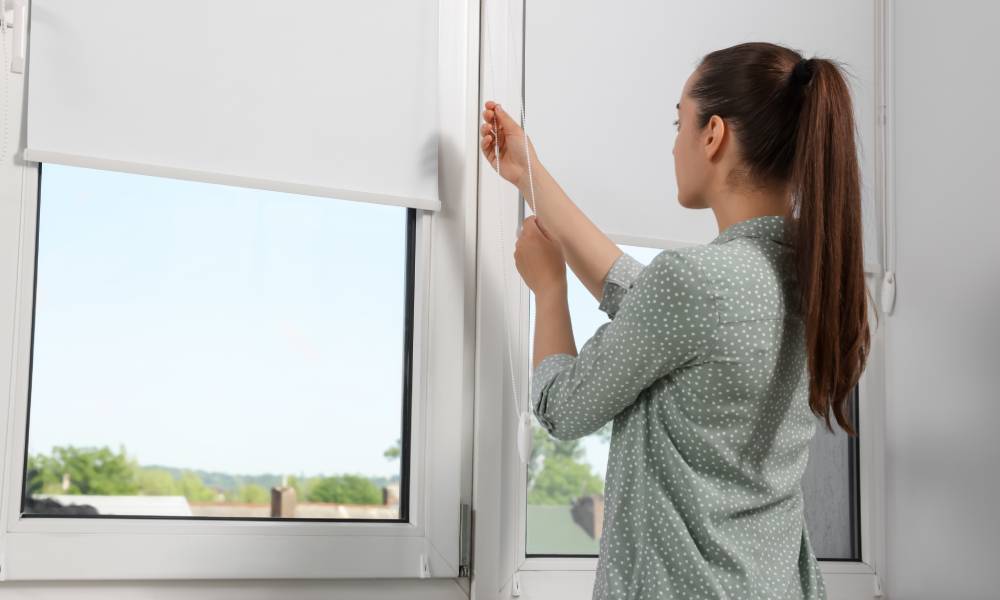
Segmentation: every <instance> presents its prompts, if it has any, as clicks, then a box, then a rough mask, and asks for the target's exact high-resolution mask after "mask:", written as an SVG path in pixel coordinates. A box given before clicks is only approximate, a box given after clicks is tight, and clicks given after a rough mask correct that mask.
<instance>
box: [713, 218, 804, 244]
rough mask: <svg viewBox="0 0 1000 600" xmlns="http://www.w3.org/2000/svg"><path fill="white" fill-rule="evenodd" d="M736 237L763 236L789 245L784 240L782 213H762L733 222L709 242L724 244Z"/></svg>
mask: <svg viewBox="0 0 1000 600" xmlns="http://www.w3.org/2000/svg"><path fill="white" fill-rule="evenodd" d="M738 237H748V238H765V239H769V240H773V241H775V242H778V243H781V244H785V245H789V244H788V243H787V242H786V241H785V217H783V216H782V215H763V216H760V217H751V218H749V219H745V220H743V221H739V222H736V223H733V224H732V225H730V226H729V227H726V228H725V229H723V230H722V231H720V232H719V235H718V237H716V238H715V239H714V240H712V241H711V242H710V243H711V244H724V243H726V242H728V241H729V240H732V239H734V238H738Z"/></svg>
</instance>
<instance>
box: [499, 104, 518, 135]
mask: <svg viewBox="0 0 1000 600" xmlns="http://www.w3.org/2000/svg"><path fill="white" fill-rule="evenodd" d="M496 112H497V116H498V117H500V127H503V128H504V129H515V128H519V127H520V125H518V124H517V121H515V120H514V119H513V118H512V117H511V116H510V115H508V114H507V111H505V110H504V109H503V107H502V106H500V105H499V104H497V105H496Z"/></svg>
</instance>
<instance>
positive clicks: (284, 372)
mask: <svg viewBox="0 0 1000 600" xmlns="http://www.w3.org/2000/svg"><path fill="white" fill-rule="evenodd" d="M42 173H43V175H42V187H41V208H40V210H41V213H40V219H39V256H38V284H37V285H38V288H37V304H36V321H35V342H34V344H35V345H34V358H33V376H32V397H31V421H30V432H29V452H31V453H36V452H45V453H48V452H50V451H51V448H52V446H54V445H64V444H73V445H77V446H84V445H109V446H111V447H112V448H114V449H116V450H117V448H118V447H119V445H120V444H123V445H124V446H125V448H126V451H127V452H128V453H129V455H130V456H132V457H134V458H136V459H137V460H138V461H139V462H140V464H164V465H170V466H176V467H185V468H196V469H205V470H217V471H226V472H229V473H234V474H236V473H246V474H258V473H266V472H270V473H276V474H281V473H288V474H300V473H301V474H306V475H314V474H320V473H323V474H335V473H348V472H349V473H363V474H366V475H381V476H389V475H393V474H398V470H399V461H398V460H393V461H389V460H386V459H385V457H383V455H382V452H383V451H384V450H385V449H386V448H388V447H389V446H391V445H392V444H393V443H394V442H395V440H396V438H397V437H399V436H400V433H401V432H400V423H401V401H400V399H401V392H402V359H403V355H402V342H403V337H402V335H403V328H404V318H405V316H404V314H403V310H404V303H403V300H404V298H403V294H404V291H405V290H404V283H405V282H404V272H405V271H404V269H405V256H406V254H405V241H406V240H405V237H406V236H405V223H406V209H404V208H401V207H395V206H382V205H377V204H370V203H363V202H349V201H339V200H331V199H328V198H318V197H312V196H300V195H293V194H282V193H278V192H271V191H262V190H252V189H246V188H238V187H230V186H222V185H212V184H205V183H199V182H190V181H181V180H173V179H166V178H157V177H148V176H142V175H133V174H127V173H118V172H110V171H99V170H93V169H84V168H77V167H67V166H61V165H50V164H46V165H45V166H44V167H43V170H42ZM622 248H623V249H624V250H625V251H627V252H629V253H631V254H632V255H633V256H635V257H636V258H637V259H639V260H640V261H642V262H649V260H651V259H652V257H653V256H654V255H655V254H656V253H658V252H659V250H658V249H652V248H637V247H632V246H623V247H622ZM511 293H512V292H511ZM569 299H570V307H571V311H572V314H573V332H574V337H575V339H576V342H577V348H580V347H582V346H583V343H584V342H585V341H586V340H587V338H589V337H590V336H591V335H592V334H593V332H594V331H595V330H596V329H597V327H598V326H599V325H600V324H601V323H604V322H606V321H607V317H606V316H605V314H604V313H602V312H600V311H599V310H597V301H596V300H595V299H594V298H593V297H592V296H591V295H590V294H589V292H587V290H586V289H585V288H584V287H583V285H582V284H581V283H580V282H579V281H578V280H577V279H576V277H575V276H573V275H572V272H570V285H569ZM532 333H533V332H532ZM536 426H537V424H536ZM585 447H586V449H587V458H588V461H589V462H590V463H591V464H592V465H593V467H594V469H595V471H597V472H599V473H601V474H603V472H604V467H605V463H606V461H607V445H606V444H601V443H600V442H598V441H597V440H596V439H587V440H585Z"/></svg>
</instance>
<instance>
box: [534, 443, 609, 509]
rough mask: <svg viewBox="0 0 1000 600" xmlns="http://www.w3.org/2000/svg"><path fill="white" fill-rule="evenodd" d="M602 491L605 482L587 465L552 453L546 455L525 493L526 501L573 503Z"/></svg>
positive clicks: (536, 502) (535, 502)
mask: <svg viewBox="0 0 1000 600" xmlns="http://www.w3.org/2000/svg"><path fill="white" fill-rule="evenodd" d="M603 492H604V481H602V480H601V478H600V477H598V476H597V475H596V474H595V473H594V472H593V471H592V470H591V468H590V465H587V464H585V463H580V462H577V461H575V460H573V459H572V458H570V457H568V456H565V455H558V454H553V455H551V456H546V457H545V463H544V466H543V467H542V471H541V472H540V473H539V474H538V477H537V478H536V479H535V482H534V485H533V486H532V487H531V490H530V491H529V492H528V504H562V505H565V504H572V503H573V501H574V500H576V499H577V498H579V497H580V496H589V495H590V494H601V493H603Z"/></svg>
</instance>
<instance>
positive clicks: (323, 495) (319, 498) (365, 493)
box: [307, 475, 382, 504]
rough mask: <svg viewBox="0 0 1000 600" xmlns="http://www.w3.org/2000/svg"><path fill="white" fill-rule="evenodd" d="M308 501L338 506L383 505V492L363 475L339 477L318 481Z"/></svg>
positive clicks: (310, 492) (310, 491) (324, 478)
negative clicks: (331, 503) (330, 503)
mask: <svg viewBox="0 0 1000 600" xmlns="http://www.w3.org/2000/svg"><path fill="white" fill-rule="evenodd" d="M307 499H308V500H309V501H310V502H336V503H338V504H381V503H382V490H380V489H379V488H377V487H376V486H375V484H374V483H372V482H371V481H370V480H368V479H367V478H366V477H363V476H361V475H337V476H333V477H323V478H321V479H320V480H319V481H317V482H316V483H315V484H314V485H313V486H312V489H310V490H309V493H308V496H307Z"/></svg>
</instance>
